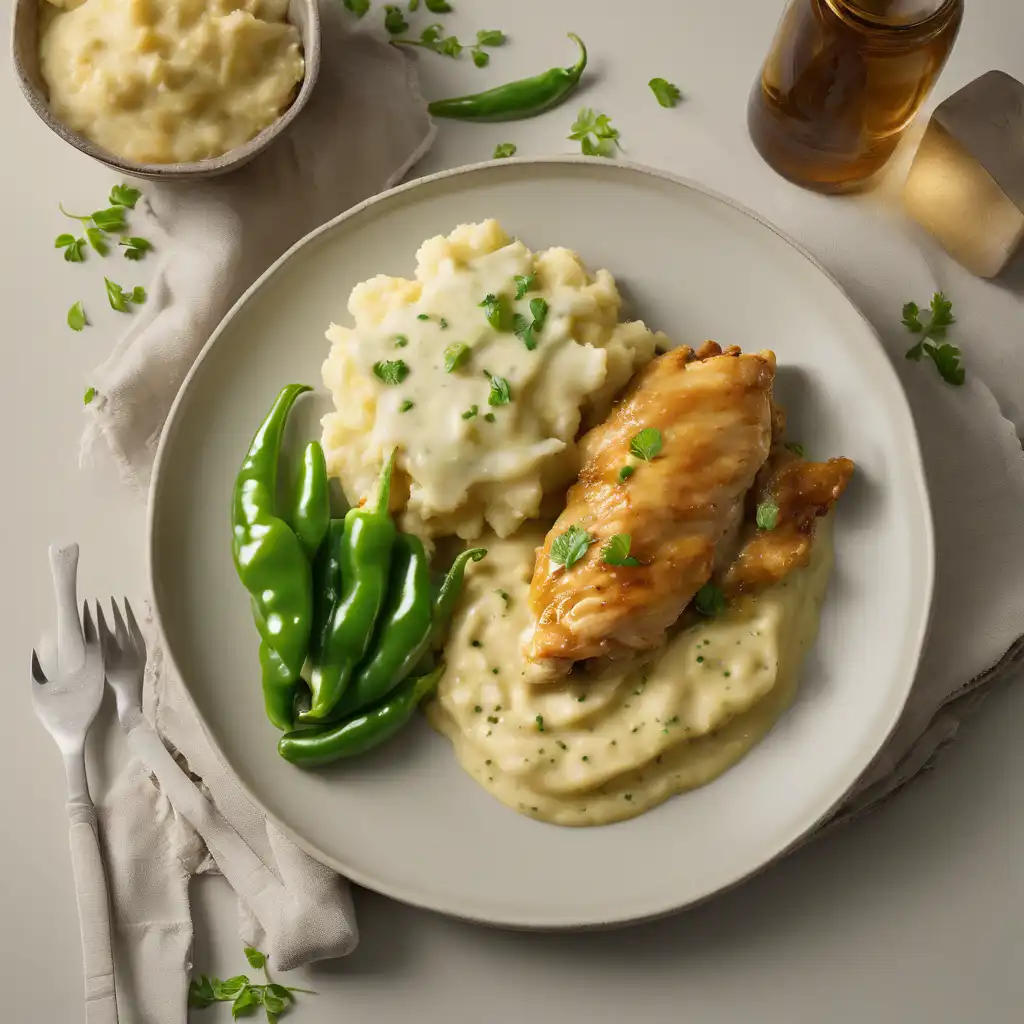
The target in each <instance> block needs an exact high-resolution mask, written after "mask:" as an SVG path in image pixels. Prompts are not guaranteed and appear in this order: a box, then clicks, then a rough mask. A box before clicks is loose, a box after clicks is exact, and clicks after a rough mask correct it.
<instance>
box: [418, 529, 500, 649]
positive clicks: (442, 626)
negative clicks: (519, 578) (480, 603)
mask: <svg viewBox="0 0 1024 1024" xmlns="http://www.w3.org/2000/svg"><path fill="white" fill-rule="evenodd" d="M486 554H487V548H467V549H466V550H465V551H463V552H461V553H460V555H459V557H458V558H456V559H455V561H454V562H452V567H451V568H450V569H449V570H448V575H447V576H445V578H444V582H443V583H442V584H441V588H440V590H438V592H437V598H436V599H435V601H434V626H433V629H432V630H431V632H430V646H431V647H434V648H435V649H436V648H438V647H440V646H441V642H442V640H443V639H444V633H445V630H446V629H447V627H448V622H449V620H450V619H451V617H452V613H453V612H454V611H455V605H456V604H457V603H458V600H459V595H460V594H461V593H462V581H463V577H464V576H465V575H466V566H467V565H469V563H470V562H471V561H472V562H479V561H480V559H481V558H483V557H484V555H486Z"/></svg>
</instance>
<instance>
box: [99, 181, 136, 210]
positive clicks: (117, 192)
mask: <svg viewBox="0 0 1024 1024" xmlns="http://www.w3.org/2000/svg"><path fill="white" fill-rule="evenodd" d="M141 196H142V193H141V192H140V191H139V190H138V189H137V188H132V187H131V186H130V185H123V184H122V185H115V186H114V187H113V188H112V189H111V190H110V197H109V198H108V199H107V202H108V203H110V205H111V206H127V207H128V209H129V210H134V209H135V204H136V203H137V202H138V201H139V199H140V198H141Z"/></svg>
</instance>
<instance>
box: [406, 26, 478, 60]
mask: <svg viewBox="0 0 1024 1024" xmlns="http://www.w3.org/2000/svg"><path fill="white" fill-rule="evenodd" d="M406 27H408V26H406ZM391 42H392V43H393V44H394V45H395V46H419V47H421V48H423V49H424V50H433V52H434V53H439V54H441V55H442V56H444V57H458V56H459V55H460V54H461V53H462V50H463V46H462V43H460V42H459V40H458V38H457V37H456V36H445V34H444V26H443V25H436V24H435V25H428V26H427V27H426V28H425V29H424V30H423V31H422V32H421V33H420V37H419V39H392V40H391Z"/></svg>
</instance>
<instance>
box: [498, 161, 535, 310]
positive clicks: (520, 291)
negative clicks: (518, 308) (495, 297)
mask: <svg viewBox="0 0 1024 1024" xmlns="http://www.w3.org/2000/svg"><path fill="white" fill-rule="evenodd" d="M509 155H510V156H511V154H509ZM495 156H497V152H495ZM514 280H515V282H516V298H517V299H521V298H522V297H523V296H524V295H525V294H526V293H527V292H532V291H533V289H534V288H535V287H536V286H537V279H536V278H535V277H534V276H533V274H530V275H529V277H520V276H519V275H518V274H516V276H515V278H514Z"/></svg>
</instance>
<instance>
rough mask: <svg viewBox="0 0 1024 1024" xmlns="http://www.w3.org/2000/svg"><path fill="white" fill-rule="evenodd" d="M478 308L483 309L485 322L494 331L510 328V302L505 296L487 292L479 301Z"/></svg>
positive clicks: (508, 329)
mask: <svg viewBox="0 0 1024 1024" xmlns="http://www.w3.org/2000/svg"><path fill="white" fill-rule="evenodd" d="M480 308H481V309H482V310H483V311H484V316H485V317H487V322H488V323H489V324H490V325H491V326H492V327H493V328H494V329H495V330H496V331H510V330H511V329H512V303H511V302H509V300H508V297H507V296H505V295H495V294H493V293H488V294H487V295H485V296H484V300H483V302H481V303H480Z"/></svg>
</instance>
